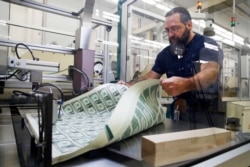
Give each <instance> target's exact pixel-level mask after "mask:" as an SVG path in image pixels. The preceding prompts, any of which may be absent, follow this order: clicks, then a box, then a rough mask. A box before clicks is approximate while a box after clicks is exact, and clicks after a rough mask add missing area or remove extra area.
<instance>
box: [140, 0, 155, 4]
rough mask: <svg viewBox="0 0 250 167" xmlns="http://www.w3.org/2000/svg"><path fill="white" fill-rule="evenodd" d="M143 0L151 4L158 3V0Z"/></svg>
mask: <svg viewBox="0 0 250 167" xmlns="http://www.w3.org/2000/svg"><path fill="white" fill-rule="evenodd" d="M142 1H143V2H145V3H147V4H149V5H154V4H156V2H155V1H153V0H142Z"/></svg>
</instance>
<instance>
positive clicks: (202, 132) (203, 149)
mask: <svg viewBox="0 0 250 167" xmlns="http://www.w3.org/2000/svg"><path fill="white" fill-rule="evenodd" d="M230 141H231V132H230V131H228V130H225V129H221V128H205V129H197V130H188V131H182V132H172V133H165V134H158V135H149V136H143V137H142V147H141V155H142V159H143V161H145V162H146V163H147V164H149V165H151V166H162V165H168V164H173V163H176V162H181V161H185V160H190V159H194V158H198V157H201V156H203V155H206V154H208V153H209V152H211V151H215V150H217V149H218V146H224V145H226V144H229V143H230Z"/></svg>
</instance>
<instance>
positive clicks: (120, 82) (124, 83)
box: [117, 80, 131, 87]
mask: <svg viewBox="0 0 250 167" xmlns="http://www.w3.org/2000/svg"><path fill="white" fill-rule="evenodd" d="M117 83H118V84H121V85H126V86H128V87H129V86H131V85H130V84H129V83H127V82H125V81H121V80H120V81H118V82H117Z"/></svg>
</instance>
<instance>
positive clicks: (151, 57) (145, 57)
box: [136, 55, 155, 60]
mask: <svg viewBox="0 0 250 167" xmlns="http://www.w3.org/2000/svg"><path fill="white" fill-rule="evenodd" d="M136 56H138V57H141V58H144V59H152V60H154V59H155V57H153V56H144V55H136Z"/></svg>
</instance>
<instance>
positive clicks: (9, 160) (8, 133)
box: [0, 107, 20, 167]
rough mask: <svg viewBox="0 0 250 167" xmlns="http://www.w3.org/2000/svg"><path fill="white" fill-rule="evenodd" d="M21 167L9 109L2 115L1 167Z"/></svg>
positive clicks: (0, 130)
mask: <svg viewBox="0 0 250 167" xmlns="http://www.w3.org/2000/svg"><path fill="white" fill-rule="evenodd" d="M7 166H10V167H19V166H20V163H19V158H18V152H17V147H16V140H15V135H14V130H13V125H12V120H11V113H10V109H9V108H8V107H6V108H5V107H4V108H1V113H0V167H7Z"/></svg>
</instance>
